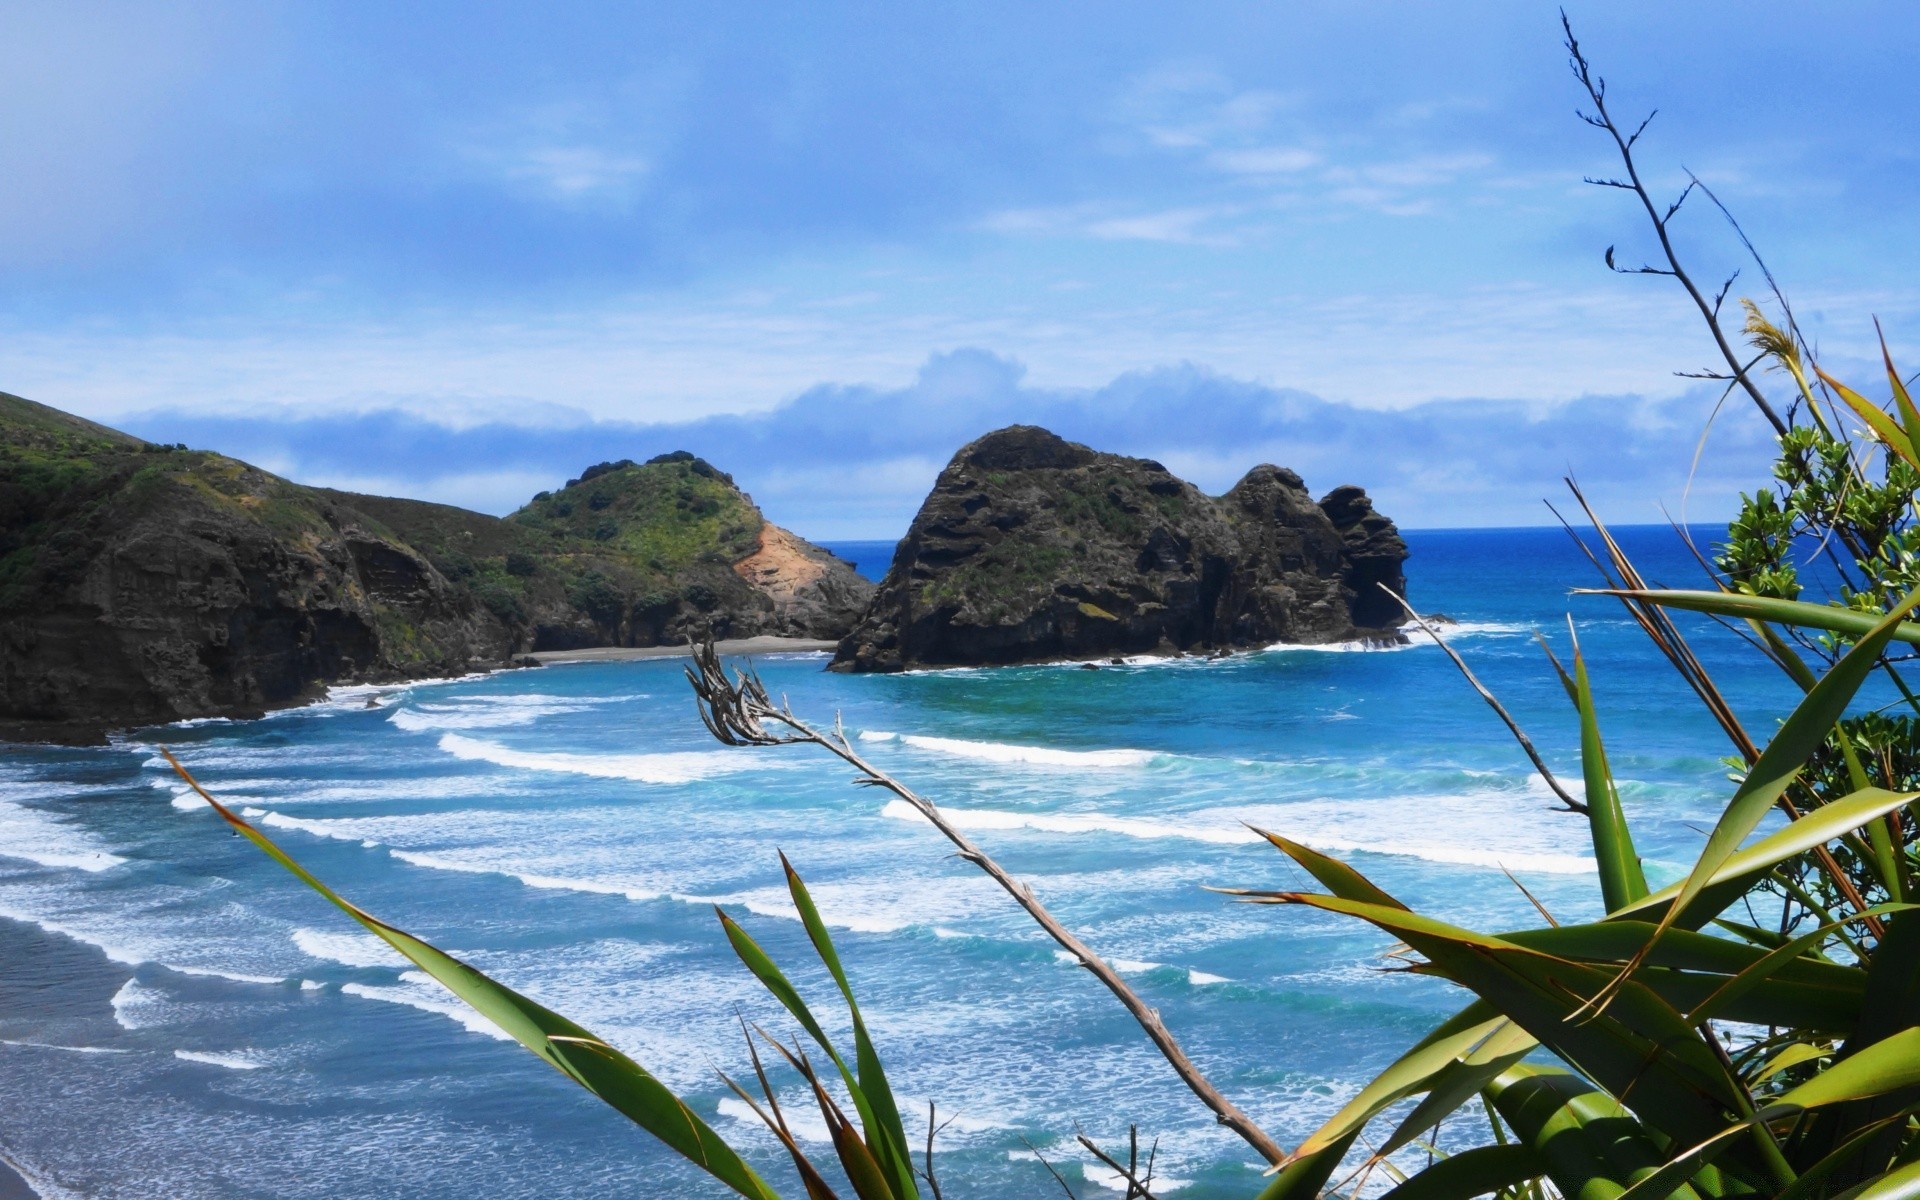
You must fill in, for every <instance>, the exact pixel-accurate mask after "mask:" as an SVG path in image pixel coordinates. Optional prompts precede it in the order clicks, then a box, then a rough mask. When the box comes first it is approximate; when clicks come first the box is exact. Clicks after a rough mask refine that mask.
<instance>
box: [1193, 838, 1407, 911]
mask: <svg viewBox="0 0 1920 1200" xmlns="http://www.w3.org/2000/svg"><path fill="white" fill-rule="evenodd" d="M1252 828H1253V831H1254V832H1255V833H1257V834H1259V835H1260V836H1261V837H1263V838H1265V839H1267V840H1268V841H1269V842H1272V843H1273V844H1274V845H1275V846H1278V847H1279V848H1280V850H1281V852H1282V853H1284V854H1286V856H1287V857H1288V858H1291V859H1292V860H1293V861H1294V862H1297V863H1299V864H1300V866H1301V867H1302V868H1304V869H1305V870H1306V872H1307V874H1309V875H1311V876H1313V877H1314V879H1316V880H1318V881H1319V883H1320V886H1321V887H1323V888H1326V889H1327V890H1328V891H1329V892H1332V893H1333V894H1334V895H1336V896H1343V897H1345V898H1346V899H1348V900H1364V901H1366V902H1368V903H1369V904H1385V905H1387V906H1389V907H1392V908H1405V907H1406V905H1404V904H1402V903H1400V902H1399V901H1398V900H1396V899H1394V898H1393V897H1392V896H1390V895H1388V894H1387V893H1386V892H1385V891H1384V890H1382V889H1381V888H1380V887H1379V886H1378V885H1376V884H1375V883H1374V882H1373V881H1372V880H1371V879H1368V878H1367V877H1366V876H1365V875H1362V874H1361V873H1360V872H1358V871H1356V870H1354V869H1353V868H1352V867H1350V866H1348V865H1347V864H1346V863H1343V862H1341V861H1340V860H1339V859H1337V858H1330V857H1328V856H1327V855H1325V854H1322V853H1320V852H1319V851H1318V850H1315V849H1312V848H1311V847H1308V846H1303V845H1301V844H1300V843H1299V842H1296V841H1293V840H1292V839H1290V838H1284V837H1281V836H1280V835H1279V834H1277V833H1269V832H1268V831H1266V830H1264V829H1261V828H1259V827H1257V826H1254V827H1252ZM1220 890H1221V891H1223V892H1226V893H1227V894H1228V895H1243V894H1245V893H1244V892H1242V891H1237V890H1235V889H1232V888H1222V889H1220Z"/></svg>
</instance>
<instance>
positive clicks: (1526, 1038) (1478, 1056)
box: [1374, 1021, 1540, 1158]
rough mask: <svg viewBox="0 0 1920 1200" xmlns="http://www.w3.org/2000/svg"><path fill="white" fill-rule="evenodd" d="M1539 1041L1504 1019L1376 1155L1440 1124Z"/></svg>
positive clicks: (1447, 1074)
mask: <svg viewBox="0 0 1920 1200" xmlns="http://www.w3.org/2000/svg"><path fill="white" fill-rule="evenodd" d="M1539 1045H1540V1042H1539V1040H1538V1039H1537V1038H1535V1037H1534V1036H1533V1035H1532V1034H1530V1033H1528V1032H1527V1031H1526V1030H1525V1029H1522V1028H1521V1027H1520V1026H1518V1025H1516V1024H1514V1023H1513V1022H1512V1021H1506V1022H1503V1023H1502V1024H1501V1025H1500V1027H1499V1028H1496V1029H1495V1030H1494V1031H1493V1033H1492V1034H1490V1035H1489V1036H1488V1037H1487V1040H1486V1041H1484V1042H1482V1043H1480V1045H1478V1046H1476V1047H1474V1048H1473V1049H1472V1050H1471V1051H1469V1052H1468V1053H1467V1054H1466V1055H1465V1056H1464V1057H1462V1058H1461V1059H1460V1060H1459V1061H1457V1062H1455V1063H1453V1064H1451V1065H1449V1066H1448V1067H1446V1068H1445V1069H1444V1070H1443V1071H1442V1072H1441V1073H1440V1075H1439V1077H1437V1078H1436V1079H1435V1080H1434V1081H1433V1087H1432V1089H1431V1090H1430V1091H1428V1092H1427V1094H1426V1095H1425V1096H1423V1097H1422V1098H1421V1100H1420V1103H1418V1104H1416V1105H1414V1107H1413V1111H1412V1112H1410V1113H1408V1114H1407V1115H1406V1117H1405V1118H1404V1119H1402V1120H1401V1122H1400V1124H1399V1127H1398V1128H1396V1129H1395V1130H1394V1131H1393V1133H1392V1134H1391V1135H1389V1136H1388V1138H1387V1140H1386V1141H1384V1142H1382V1143H1381V1144H1380V1148H1379V1149H1378V1150H1376V1151H1374V1157H1375V1158H1385V1157H1386V1156H1387V1155H1389V1154H1392V1153H1393V1152H1394V1151H1396V1150H1398V1149H1400V1148H1401V1147H1402V1146H1405V1145H1407V1144H1408V1143H1409V1142H1412V1141H1413V1140H1414V1139H1415V1138H1417V1137H1419V1136H1420V1135H1421V1134H1423V1133H1425V1132H1426V1131H1428V1130H1429V1129H1432V1128H1433V1127H1434V1126H1435V1125H1438V1124H1439V1123H1440V1122H1441V1121H1442V1120H1444V1119H1445V1118H1447V1117H1448V1116H1451V1115H1452V1114H1453V1113H1454V1112H1455V1111H1456V1110H1458V1109H1459V1108H1460V1106H1461V1105H1463V1104H1465V1103H1467V1102H1468V1101H1469V1100H1472V1099H1473V1098H1474V1097H1475V1096H1477V1095H1479V1094H1480V1092H1481V1091H1482V1090H1483V1089H1484V1088H1485V1087H1486V1086H1487V1085H1488V1084H1490V1083H1492V1082H1493V1081H1494V1080H1495V1079H1497V1078H1499V1077H1500V1074H1501V1073H1502V1072H1503V1071H1505V1070H1506V1069H1507V1068H1508V1067H1511V1066H1513V1065H1514V1064H1515V1063H1517V1062H1519V1061H1520V1060H1521V1059H1523V1058H1525V1057H1526V1056H1527V1055H1528V1054H1530V1053H1532V1052H1533V1051H1534V1050H1535V1049H1536V1048H1538V1046H1539Z"/></svg>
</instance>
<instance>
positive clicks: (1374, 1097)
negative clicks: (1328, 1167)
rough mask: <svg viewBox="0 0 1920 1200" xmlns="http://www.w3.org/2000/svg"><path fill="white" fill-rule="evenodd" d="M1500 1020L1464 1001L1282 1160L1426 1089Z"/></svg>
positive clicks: (1345, 1135) (1304, 1154) (1332, 1141)
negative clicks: (1463, 1004)
mask: <svg viewBox="0 0 1920 1200" xmlns="http://www.w3.org/2000/svg"><path fill="white" fill-rule="evenodd" d="M1505 1024H1507V1021H1506V1020H1505V1019H1504V1018H1502V1017H1500V1016H1499V1015H1498V1014H1497V1013H1496V1012H1495V1010H1494V1008H1493V1006H1492V1005H1490V1004H1487V1003H1486V1002H1484V1001H1475V1002H1474V1003H1472V1004H1469V1005H1468V1006H1467V1007H1466V1008H1464V1009H1462V1010H1461V1011H1460V1012H1458V1013H1455V1014H1454V1015H1453V1016H1451V1017H1449V1018H1448V1019H1447V1020H1445V1021H1443V1022H1442V1023H1441V1024H1440V1025H1439V1027H1437V1028H1436V1029H1434V1030H1433V1031H1432V1032H1431V1033H1429V1034H1427V1036H1425V1037H1423V1038H1421V1039H1420V1041H1419V1042H1418V1043H1416V1044H1415V1045H1414V1047H1413V1048H1412V1049H1411V1050H1408V1051H1407V1052H1406V1053H1405V1054H1403V1055H1401V1056H1400V1057H1399V1059H1397V1060H1396V1061H1395V1062H1394V1064H1393V1065H1392V1066H1390V1067H1388V1068H1387V1069H1386V1070H1384V1071H1382V1072H1380V1074H1378V1075H1376V1076H1374V1077H1373V1079H1372V1081H1370V1082H1369V1083H1368V1084H1367V1086H1365V1087H1363V1088H1361V1089H1360V1094H1359V1095H1357V1096H1355V1097H1354V1098H1353V1099H1351V1100H1349V1101H1347V1103H1345V1104H1344V1105H1342V1106H1341V1107H1340V1111H1339V1112H1337V1113H1335V1114H1333V1116H1332V1117H1331V1118H1330V1119H1329V1120H1328V1121H1327V1123H1326V1124H1324V1125H1322V1126H1321V1127H1320V1128H1318V1129H1316V1130H1314V1131H1313V1133H1312V1134H1310V1135H1308V1137H1307V1139H1306V1140H1305V1141H1303V1142H1301V1143H1300V1145H1299V1146H1298V1147H1296V1148H1295V1149H1294V1152H1293V1154H1292V1155H1291V1156H1289V1158H1288V1161H1289V1162H1292V1161H1293V1160H1294V1159H1301V1158H1308V1157H1311V1156H1312V1155H1314V1154H1317V1153H1319V1152H1321V1151H1322V1150H1325V1149H1327V1148H1328V1147H1331V1146H1334V1145H1336V1144H1339V1143H1340V1142H1341V1141H1342V1139H1345V1140H1346V1141H1351V1140H1352V1139H1353V1136H1354V1135H1355V1134H1357V1133H1358V1132H1359V1131H1360V1130H1361V1129H1362V1128H1363V1127H1364V1126H1365V1125H1366V1123H1367V1122H1368V1121H1371V1120H1372V1119H1373V1118H1374V1117H1376V1116H1378V1115H1379V1114H1380V1113H1381V1112H1383V1111H1385V1110H1386V1109H1387V1108H1389V1107H1391V1106H1392V1105H1394V1104H1396V1103H1398V1102H1399V1101H1401V1100H1403V1099H1405V1098H1406V1097H1408V1096H1411V1095H1413V1094H1414V1093H1416V1092H1423V1091H1425V1090H1427V1089H1428V1088H1429V1087H1431V1086H1432V1085H1433V1081H1434V1079H1435V1077H1436V1076H1438V1075H1439V1074H1440V1073H1441V1072H1442V1071H1444V1070H1446V1069H1447V1067H1449V1066H1451V1065H1452V1064H1453V1063H1455V1062H1457V1061H1458V1060H1459V1059H1460V1058H1461V1057H1462V1056H1463V1055H1465V1054H1467V1053H1468V1052H1470V1051H1471V1050H1473V1048H1474V1047H1476V1046H1478V1045H1480V1043H1482V1042H1484V1041H1486V1040H1487V1038H1488V1037H1489V1036H1490V1035H1492V1034H1493V1033H1494V1032H1495V1031H1497V1030H1498V1029H1499V1028H1500V1027H1501V1026H1503V1025H1505Z"/></svg>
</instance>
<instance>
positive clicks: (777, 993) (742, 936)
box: [714, 907, 912, 1200]
mask: <svg viewBox="0 0 1920 1200" xmlns="http://www.w3.org/2000/svg"><path fill="white" fill-rule="evenodd" d="M714 911H715V912H716V913H719V915H720V927H721V928H722V929H723V930H725V931H726V935H727V941H728V942H729V943H730V944H731V945H732V946H733V951H734V953H735V954H736V955H738V956H739V958H740V961H741V962H742V963H744V964H745V965H746V968H747V970H748V971H750V972H752V973H753V977H754V978H755V979H758V980H759V981H760V985H761V986H762V987H764V988H766V989H767V991H769V992H771V993H772V994H773V997H774V999H776V1000H778V1001H780V1004H781V1007H783V1008H785V1009H786V1010H787V1011H788V1012H789V1013H791V1014H792V1015H793V1019H794V1020H796V1021H798V1022H800V1027H801V1028H803V1029H805V1030H806V1031H807V1033H808V1034H809V1035H810V1036H811V1037H812V1038H813V1040H814V1041H815V1042H816V1043H818V1044H819V1046H820V1049H822V1050H823V1051H825V1052H826V1055H827V1057H828V1058H829V1059H831V1060H832V1061H833V1065H834V1067H835V1068H837V1069H838V1070H839V1072H840V1082H841V1083H843V1084H845V1085H846V1088H847V1095H848V1096H849V1097H850V1098H851V1099H852V1100H853V1107H854V1110H855V1111H856V1112H858V1113H859V1114H860V1124H861V1127H862V1128H863V1129H864V1130H865V1131H866V1133H867V1145H868V1146H872V1145H874V1144H876V1143H880V1144H884V1142H885V1137H886V1135H885V1134H884V1133H883V1132H882V1131H881V1126H880V1122H879V1120H878V1118H877V1117H876V1115H875V1113H874V1111H873V1105H872V1103H871V1102H870V1101H869V1100H868V1099H867V1094H866V1091H865V1089H863V1088H862V1087H861V1086H860V1080H859V1079H858V1077H856V1076H855V1075H854V1072H853V1069H852V1068H851V1067H849V1066H847V1062H846V1060H845V1059H844V1058H842V1057H841V1056H840V1052H839V1051H838V1050H836V1049H834V1046H833V1041H832V1039H830V1038H828V1037H827V1031H826V1030H825V1029H824V1028H822V1027H821V1025H820V1022H819V1020H818V1019H817V1018H816V1017H815V1016H814V1015H813V1010H812V1009H811V1008H809V1007H807V1002H806V1001H805V1000H804V999H802V998H801V996H800V991H799V989H798V988H796V987H794V986H793V983H792V981H791V980H789V979H788V978H787V976H786V973H785V972H783V971H781V970H780V968H779V967H778V966H777V965H775V963H774V961H773V959H772V958H771V957H769V956H768V954H767V952H766V951H765V950H762V949H761V948H760V943H758V942H756V941H754V940H753V937H752V936H751V935H750V934H748V933H747V931H746V930H744V929H742V928H741V927H740V925H739V923H738V922H736V921H735V920H734V919H733V918H732V917H729V916H728V915H727V914H726V913H724V912H721V911H720V909H719V908H717V907H716V908H715V909H714ZM775 1045H776V1046H778V1043H775ZM780 1049H781V1052H782V1053H783V1054H785V1053H786V1050H785V1048H784V1047H780ZM835 1146H836V1148H838V1140H837V1139H836V1141H835ZM842 1165H845V1158H844V1155H843V1156H842ZM849 1169H851V1168H849ZM888 1186H889V1188H891V1186H892V1185H891V1184H889V1185H888ZM910 1194H912V1193H910ZM896 1200H906V1197H904V1196H903V1197H898V1198H896Z"/></svg>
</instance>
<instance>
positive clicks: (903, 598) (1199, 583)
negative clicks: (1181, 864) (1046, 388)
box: [833, 425, 1406, 671]
mask: <svg viewBox="0 0 1920 1200" xmlns="http://www.w3.org/2000/svg"><path fill="white" fill-rule="evenodd" d="M1328 500H1329V502H1331V503H1332V504H1333V510H1332V511H1330V510H1329V509H1328V508H1326V507H1323V506H1322V505H1321V504H1317V503H1315V502H1314V500H1313V498H1312V496H1311V495H1310V494H1309V493H1308V492H1307V490H1306V487H1305V485H1304V484H1303V483H1302V481H1301V479H1300V477H1299V476H1298V475H1296V474H1294V473H1293V472H1292V471H1289V470H1286V469H1285V468H1281V467H1273V466H1261V467H1256V468H1254V469H1253V470H1252V471H1250V472H1248V473H1247V476H1246V478H1244V479H1242V480H1241V481H1240V482H1239V483H1238V484H1236V485H1235V486H1234V487H1233V489H1232V490H1231V491H1229V492H1228V493H1227V494H1226V495H1224V496H1221V497H1218V498H1213V497H1208V496H1206V495H1204V494H1202V493H1201V492H1200V491H1199V489H1197V488H1195V487H1194V486H1193V485H1192V484H1190V483H1187V482H1186V481H1184V480H1181V479H1179V478H1177V477H1175V476H1174V475H1173V474H1172V473H1170V472H1169V471H1168V470H1167V469H1166V468H1165V467H1163V466H1161V465H1160V464H1159V463H1157V462H1153V461H1151V460H1148V459H1138V458H1126V457H1123V456H1120V455H1114V454H1102V453H1099V452H1097V451H1094V450H1091V449H1089V448H1087V447H1085V446H1081V445H1078V444H1076V443H1072V442H1068V441H1065V440H1064V439H1062V438H1060V437H1057V436H1056V435H1054V434H1052V433H1050V432H1048V431H1047V430H1044V429H1040V428H1037V427H1035V426H1019V425H1016V426H1012V427H1010V428H1007V429H1002V430H999V431H996V432H994V433H991V434H988V435H987V436H986V437H983V438H981V439H979V440H978V441H976V442H973V443H971V444H970V445H968V446H965V447H963V448H962V449H961V450H960V452H959V453H958V454H956V455H955V456H954V458H953V460H952V461H951V462H950V463H948V465H947V467H946V469H945V470H944V471H942V472H941V474H940V477H939V479H938V480H937V481H936V482H935V484H934V488H933V491H932V493H931V494H929V495H928V497H927V499H926V502H925V503H924V504H922V506H921V508H920V511H919V513H918V514H917V515H916V516H915V517H914V520H913V525H912V527H911V528H910V529H909V530H908V533H907V536H906V538H905V539H904V540H902V541H901V543H900V547H899V549H898V550H897V551H896V552H895V555H894V560H893V563H892V566H891V567H890V568H889V570H888V572H887V576H886V578H885V579H884V580H883V581H882V582H881V584H880V588H879V591H878V592H877V593H876V594H875V596H874V599H873V602H872V603H871V604H870V605H869V606H868V608H867V611H866V613H865V615H864V616H863V617H862V618H861V621H860V624H859V625H858V626H856V627H855V628H854V630H853V632H852V633H850V634H848V635H847V637H846V638H845V639H844V640H843V641H842V642H841V644H840V649H839V652H838V653H837V655H836V656H835V658H834V663H833V669H835V670H840V671H895V670H902V669H905V668H908V667H913V666H952V665H975V664H994V663H1018V662H1044V661H1049V660H1062V659H1083V658H1098V657H1105V656H1108V655H1121V654H1134V653H1143V652H1162V653H1171V652H1175V651H1186V652H1193V651H1211V650H1218V649H1227V648H1233V647H1245V646H1256V645H1267V644H1271V643H1274V642H1294V643H1302V644H1314V643H1323V642H1334V641H1343V640H1350V639H1359V638H1385V639H1398V637H1399V633H1398V629H1397V627H1398V625H1399V624H1400V615H1399V612H1398V606H1397V605H1392V601H1391V600H1390V599H1389V598H1387V597H1385V596H1384V594H1381V599H1383V600H1387V602H1388V604H1389V605H1392V608H1393V611H1390V612H1389V611H1385V610H1384V609H1383V608H1382V607H1381V606H1379V605H1376V604H1373V603H1371V602H1367V601H1363V600H1362V599H1361V596H1362V593H1363V592H1364V591H1365V590H1366V589H1368V588H1371V590H1372V591H1373V592H1375V593H1378V592H1379V589H1378V587H1377V586H1373V585H1375V584H1376V583H1378V582H1388V583H1389V584H1390V585H1394V584H1398V585H1400V586H1397V587H1396V591H1398V590H1401V589H1402V588H1403V587H1404V578H1403V577H1402V575H1401V573H1400V564H1401V563H1403V562H1404V561H1405V559H1406V545H1405V543H1404V542H1402V541H1400V538H1399V535H1398V533H1397V531H1395V530H1394V528H1393V525H1392V522H1390V521H1387V520H1386V519H1385V518H1384V517H1381V516H1379V514H1377V513H1375V512H1374V511H1373V508H1372V505H1371V503H1369V502H1367V500H1366V495H1365V493H1364V492H1361V491H1360V490H1359V489H1358V488H1342V489H1338V490H1336V491H1335V492H1334V493H1332V494H1330V495H1329V497H1328Z"/></svg>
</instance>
